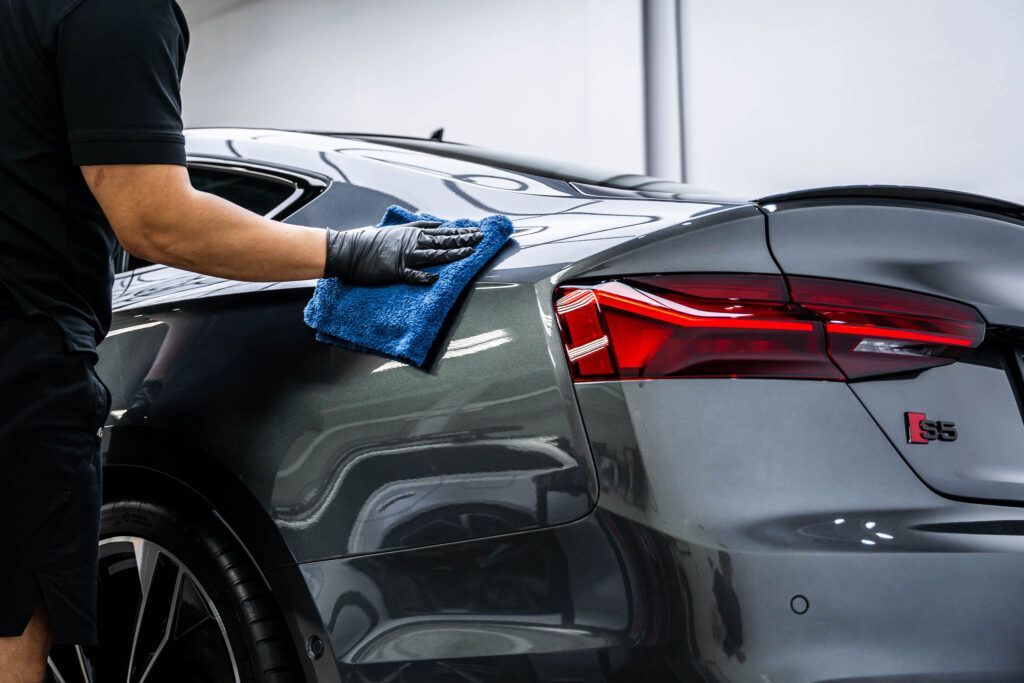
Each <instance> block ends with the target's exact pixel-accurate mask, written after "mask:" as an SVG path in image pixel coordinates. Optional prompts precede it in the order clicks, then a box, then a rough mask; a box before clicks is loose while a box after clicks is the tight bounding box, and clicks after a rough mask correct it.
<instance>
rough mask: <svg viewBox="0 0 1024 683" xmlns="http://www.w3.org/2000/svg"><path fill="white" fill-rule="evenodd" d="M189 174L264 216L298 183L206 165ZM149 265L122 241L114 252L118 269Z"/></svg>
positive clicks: (196, 183) (200, 185) (204, 188)
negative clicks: (125, 247)
mask: <svg viewBox="0 0 1024 683" xmlns="http://www.w3.org/2000/svg"><path fill="white" fill-rule="evenodd" d="M188 176H189V180H191V181H192V187H194V188H196V189H197V190H199V191H201V192H209V193H210V194H213V195H217V196H218V197H221V198H222V199H226V200H228V201H229V202H232V203H234V204H238V205H239V206H241V207H243V208H245V209H249V210H250V211H252V212H253V213H258V214H260V215H261V216H265V215H267V214H268V213H270V212H271V211H273V210H274V209H276V208H277V207H279V206H280V205H281V204H282V202H284V201H285V200H287V199H288V198H289V197H291V196H292V194H294V192H295V184H294V183H291V182H288V181H287V180H279V179H276V178H270V177H266V176H258V175H250V174H247V173H238V172H235V171H229V170H222V169H215V168H209V167H203V166H190V167H189V169H188ZM148 265H152V264H151V263H150V262H149V261H145V260H143V259H140V258H136V257H135V256H132V255H131V254H129V253H127V252H126V251H124V249H123V248H122V247H121V246H120V245H119V246H118V248H117V252H116V253H115V254H114V271H115V272H117V273H122V272H124V271H126V270H134V269H135V268H142V267H143V266H148Z"/></svg>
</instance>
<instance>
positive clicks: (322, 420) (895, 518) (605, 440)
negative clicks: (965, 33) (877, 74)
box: [99, 129, 1024, 683]
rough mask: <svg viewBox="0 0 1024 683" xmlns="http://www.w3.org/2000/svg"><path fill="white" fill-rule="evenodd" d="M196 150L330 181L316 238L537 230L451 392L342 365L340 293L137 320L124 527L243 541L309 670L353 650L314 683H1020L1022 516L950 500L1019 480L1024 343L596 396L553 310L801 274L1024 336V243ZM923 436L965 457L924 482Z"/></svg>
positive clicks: (130, 348) (489, 300) (953, 216)
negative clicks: (919, 422)
mask: <svg viewBox="0 0 1024 683" xmlns="http://www.w3.org/2000/svg"><path fill="white" fill-rule="evenodd" d="M188 146H189V153H190V154H191V155H193V156H194V157H195V158H202V159H203V160H204V163H207V162H209V163H214V164H215V163H219V162H223V163H236V162H237V163H241V162H245V163H255V164H260V165H261V166H264V167H267V168H279V169H282V170H283V171H288V172H290V173H298V174H310V175H313V176H315V177H316V178H317V179H319V182H321V183H322V184H323V185H326V187H322V188H320V191H318V193H317V194H316V196H315V197H314V198H312V200H311V201H309V202H308V203H306V204H305V205H303V206H302V208H300V209H299V210H298V211H296V212H294V213H293V214H291V215H290V216H288V217H287V219H286V220H287V221H288V222H290V223H293V224H298V225H310V226H328V225H329V226H332V227H336V228H346V227H354V226H362V225H367V224H372V223H375V222H376V221H377V220H379V218H380V216H381V214H382V213H383V212H384V210H385V209H386V208H387V206H389V205H391V204H399V205H401V206H404V207H406V208H409V209H412V210H415V211H426V212H429V213H432V214H435V215H439V216H443V217H452V218H453V217H469V218H479V217H482V216H484V215H486V214H490V213H504V214H507V215H509V216H510V218H511V219H512V221H513V224H514V226H515V233H514V236H513V241H512V242H511V243H510V244H509V245H507V246H506V247H505V249H503V251H502V252H500V253H499V254H498V255H497V256H496V258H495V259H494V260H493V261H491V262H490V263H489V264H488V266H487V267H486V268H485V269H484V271H483V272H481V274H480V276H479V277H478V278H476V279H475V280H474V282H473V283H472V285H471V286H470V288H469V290H468V291H467V293H466V297H465V299H464V301H462V302H461V304H460V306H459V310H458V312H457V313H456V314H455V315H454V316H453V318H452V319H451V321H450V325H449V326H448V328H447V329H446V331H445V333H444V335H443V338H442V339H441V341H440V343H439V346H438V349H437V354H436V357H435V358H434V360H433V362H432V363H431V364H430V366H429V367H428V368H427V369H425V370H418V369H415V368H412V367H409V366H407V365H405V364H403V363H399V362H396V361H393V360H390V359H386V358H380V357H377V356H372V355H367V354H361V353H355V352H352V351H349V350H344V349H339V348H335V347H330V346H326V345H323V344H319V343H317V342H315V341H314V340H313V335H312V332H311V331H310V330H309V329H308V328H306V327H305V325H304V324H303V322H302V320H301V311H302V307H303V306H304V304H305V302H306V301H307V300H308V299H309V296H310V294H311V291H312V286H313V284H314V282H313V281H305V282H286V283H245V282H235V281H231V280H224V279H219V278H211V277H207V276H201V275H196V274H194V273H188V272H185V271H181V270H176V269H173V268H166V267H164V266H149V267H146V268H140V269H138V270H136V271H135V272H134V273H132V274H129V275H126V276H124V277H123V283H124V286H123V290H122V291H120V292H115V296H116V298H115V321H114V326H113V329H112V331H111V334H110V335H109V336H108V339H107V340H106V341H105V342H104V343H103V344H102V345H101V347H100V365H99V372H100V374H101V376H102V377H103V378H104V379H105V380H106V381H107V384H108V385H109V386H110V388H111V390H112V392H111V393H112V395H113V406H112V408H113V409H112V412H111V415H110V419H109V420H108V428H107V430H106V433H105V435H104V439H103V443H104V451H105V452H104V455H105V458H106V465H107V466H108V468H110V470H111V473H112V474H114V475H115V476H112V477H111V478H110V480H109V481H111V482H113V483H114V486H113V488H114V490H115V491H116V492H118V494H119V495H124V492H125V491H130V490H131V487H132V485H133V482H134V483H135V484H136V485H138V483H139V482H140V481H142V480H141V479H133V478H132V477H133V475H137V474H138V473H141V472H146V473H147V477H152V476H159V477H165V478H166V479H167V480H173V481H175V482H178V483H180V485H181V486H184V487H186V488H187V489H188V490H189V491H191V492H194V493H195V494H196V496H197V497H199V498H201V499H203V500H205V501H207V502H208V504H209V505H210V507H212V508H214V509H216V510H217V512H218V514H219V515H221V517H222V518H223V519H224V520H225V522H226V523H227V524H228V525H229V526H230V527H231V528H232V530H233V531H234V532H235V533H236V534H237V535H238V536H239V538H240V539H241V540H242V542H243V544H244V545H245V546H247V547H248V549H249V551H250V553H251V554H252V555H253V557H254V558H255V559H256V560H257V562H258V564H259V566H260V568H261V570H262V571H263V572H264V576H265V578H266V579H267V581H268V584H269V585H270V586H271V587H272V589H273V591H274V593H275V595H276V596H277V598H278V601H279V603H280V604H281V607H282V609H283V611H284V613H285V616H286V619H287V622H288V624H289V626H290V628H291V630H292V636H293V639H294V642H295V645H296V648H297V649H298V650H299V651H304V650H306V647H307V644H308V643H310V642H311V640H310V639H316V638H319V639H322V641H323V642H324V644H325V647H324V651H323V654H322V655H320V656H310V657H304V658H303V664H304V666H305V667H306V673H307V676H308V677H309V679H310V680H317V681H320V682H321V683H327V682H331V683H334V682H342V681H344V682H345V683H348V682H352V683H357V682H358V683H367V682H370V681H380V682H381V683H384V682H385V681H403V680H410V681H419V680H431V681H466V680H473V681H481V682H484V681H486V682H491V683H495V682H498V681H501V682H506V681H524V682H525V681H550V682H557V681H567V680H572V681H580V682H582V681H595V682H596V681H621V682H627V681H628V682H629V683H634V682H637V681H650V682H652V683H653V682H655V681H656V682H659V683H660V682H663V681H664V682H670V681H708V682H710V681H714V682H716V683H719V682H721V683H724V682H725V681H787V683H788V682H793V683H802V682H808V683H809V682H811V681H830V680H831V681H840V680H842V681H845V682H846V683H850V682H851V681H876V680H877V681H881V680H894V679H895V680H907V681H910V680H913V681H925V680H929V681H932V680H935V681H942V682H943V683H953V682H961V681H963V682H966V681H972V682H979V681H980V682H992V681H1013V680H1020V678H1021V675H1020V674H1021V671H1024V661H1022V660H1021V658H1020V652H1021V641H1020V636H1019V634H1020V632H1021V630H1022V628H1024V617H1022V616H1021V615H1022V612H1021V610H1020V609H1019V605H1018V604H1017V601H1016V600H1015V599H1014V596H1016V595H1019V594H1021V593H1022V590H1024V583H1022V581H1024V579H1022V578H1021V577H1022V576H1024V571H1022V570H1024V508H1022V507H1020V506H1012V505H1005V504H995V503H993V502H991V501H990V502H989V503H980V502H974V501H966V500H962V499H958V494H957V490H952V489H951V486H952V487H953V489H955V486H957V485H963V484H964V483H965V482H966V483H967V484H968V485H970V486H976V485H980V484H982V483H984V482H983V481H982V479H983V475H984V473H983V472H982V470H981V469H978V468H974V469H972V467H973V465H976V464H979V463H980V461H981V460H983V459H984V458H985V457H987V455H986V454H991V453H993V452H995V451H994V450H993V448H992V444H994V443H996V442H997V441H998V442H1001V443H1003V444H1004V446H1005V448H1004V449H1003V450H1001V451H999V453H1000V455H1001V457H1002V458H1003V459H1002V460H1000V461H999V464H1000V465H1001V466H1002V467H1003V468H1004V470H1005V471H1011V473H1012V472H1013V471H1015V470H1014V468H1015V467H1016V463H1015V461H1014V458H1015V457H1016V453H1017V451H1016V450H1014V448H1015V447H1016V446H1019V443H1020V442H1019V441H1016V443H1013V442H1015V440H1016V439H1017V438H1018V436H1017V432H1016V431H1014V430H1016V429H1020V428H1021V413H1020V412H1019V411H1017V412H1014V411H1015V410H1017V408H1016V404H1015V403H1013V402H1012V401H1011V400H1010V399H1012V398H1013V397H1014V396H1017V395H1019V393H1020V388H1019V387H1018V386H1017V384H1014V382H1016V379H1015V377H1017V375H1014V374H1013V373H1012V372H1011V371H1010V370H1011V369H1012V368H1009V366H1007V367H1006V368H1003V366H999V367H997V365H999V363H996V361H994V360H993V358H995V357H996V356H998V355H999V353H1002V352H1003V351H1008V350H1012V346H1013V344H1012V343H1011V342H1005V343H1004V342H999V344H996V342H995V341H990V342H986V345H985V346H984V347H983V348H982V349H980V350H979V351H978V352H977V353H976V354H975V355H974V356H972V357H971V358H968V359H966V360H964V361H961V362H959V363H957V364H954V365H950V366H947V367H942V368H934V369H931V370H927V371H924V372H921V373H917V374H916V375H909V376H900V377H888V378H881V379H873V380H870V381H864V382H857V383H843V382H824V381H802V380H765V379H758V380H754V379H670V380H669V379H662V380H644V381H626V382H593V383H582V384H576V385H574V384H573V383H572V382H571V380H570V376H569V372H568V368H567V366H566V360H565V353H564V347H563V345H562V342H561V339H560V336H559V332H558V329H557V325H556V321H555V319H554V314H553V307H552V303H553V302H552V298H553V293H554V288H555V287H556V286H557V285H558V284H560V283H564V282H566V281H570V280H575V279H586V280H588V281H593V280H595V279H604V278H613V277H618V276H623V275H636V274H655V273H668V272H734V273H735V272H739V273H770V274H800V275H812V276H821V277H833V278H844V279H850V280H857V281H865V282H873V283H876V284H881V285H887V286H894V287H901V288H905V289H914V290H917V291H923V292H926V293H932V294H938V295H942V296H947V297H952V298H960V299H965V300H968V302H969V303H972V304H973V305H975V306H977V307H978V309H979V310H981V311H982V313H984V315H985V316H986V318H987V319H988V322H989V323H990V324H991V325H992V326H993V327H996V326H998V327H1000V328H1004V327H1007V326H1018V327H1019V326H1021V324H1022V321H1024V317H1022V316H1021V315H1020V313H1021V311H1020V307H1019V302H1020V300H1019V299H1018V298H1015V297H1016V294H1015V292H1018V291H1019V290H1018V289H1016V288H1017V287H1018V285H1019V283H1020V280H1019V278H1018V275H1019V271H1015V270H1014V269H1013V268H1012V266H1013V259H1014V255H1015V254H1019V253H1020V252H1019V247H1020V242H1019V241H1018V240H1019V236H1018V232H1019V231H1020V228H1019V225H1018V224H1017V223H1015V222H1013V221H1014V219H1013V218H1012V217H1010V218H1006V217H1005V216H1003V217H994V216H993V215H991V214H990V213H988V212H985V211H981V210H980V209H978V206H974V207H973V208H971V207H966V208H965V207H960V208H955V207H953V206H952V205H949V204H941V203H939V204H936V203H935V202H933V203H932V204H926V203H924V202H923V201H919V200H913V201H912V200H909V199H905V198H904V199H901V198H900V197H899V196H895V195H894V196H888V197H886V198H885V199H884V200H878V199H864V198H859V199H856V200H851V199H849V198H847V199H843V200H838V201H836V200H834V199H829V200H826V199H824V198H818V199H814V200H809V199H804V200H793V201H790V200H788V199H784V198H780V199H778V200H777V201H776V203H775V204H774V205H773V206H769V207H763V208H762V207H758V206H757V205H756V204H755V203H753V202H740V201H734V200H725V199H722V200H715V199H713V198H709V197H708V196H707V195H706V194H703V195H699V196H698V195H697V194H695V195H694V196H693V197H689V196H687V195H686V194H685V193H684V194H680V193H678V192H675V191H673V192H672V193H671V194H669V193H667V192H665V193H659V192H656V191H651V192H644V191H634V190H614V191H612V190H608V188H598V187H596V186H594V187H591V186H583V185H581V184H580V183H579V182H575V183H574V182H569V181H567V180H565V179H557V178H547V177H541V176H536V175H531V174H530V173H527V172H522V171H509V170H504V169H501V168H497V167H494V166H489V165H487V164H482V163H477V162H473V161H467V160H463V159H452V158H445V157H441V156H437V155H434V154H428V153H425V152H422V151H416V150H414V149H405V148H400V147H395V146H388V145H387V144H383V143H379V142H370V141H366V140H362V139H358V138H355V137H352V138H344V137H340V138H339V137H329V136H324V135H309V134H297V133H288V132H280V131H267V130H239V129H219V130H203V131H193V132H190V133H189V134H188ZM947 199H948V197H947ZM826 204H828V205H829V206H831V205H832V204H838V206H839V208H840V211H839V212H838V213H836V214H832V213H830V211H829V210H828V206H826ZM979 206H980V205H979ZM985 206H988V205H987V204H986V205H985ZM865 207H866V208H865ZM961 219H962V220H963V221H966V223H964V222H958V221H961ZM964 225H970V226H973V227H971V230H973V231H974V232H972V233H971V234H972V235H979V236H982V237H984V238H985V239H984V240H982V241H980V242H978V243H977V244H975V243H973V242H970V241H969V240H968V242H967V243H964V237H963V233H964V230H965V228H964ZM936 226H938V227H936ZM958 226H959V227H958ZM1014 231H1018V232H1014ZM769 236H770V246H771V249H769ZM985 240H987V241H985ZM957 241H959V243H957V244H954V242H957ZM986 245H987V246H986ZM867 261H870V262H867ZM935 273H939V274H942V275H943V276H942V277H936V276H935ZM1004 347H1005V348H1004ZM993 354H995V355H993ZM1000 357H1001V356H1000ZM1018 362H1019V359H1018ZM999 373H1002V374H999ZM147 377H150V378H152V377H159V378H160V379H161V381H162V382H163V388H162V390H161V391H160V392H159V394H158V395H156V396H152V397H149V398H147V397H146V395H145V392H144V391H143V389H144V379H146V378H147ZM1015 392H1016V393H1015ZM1008 397H1009V398H1008ZM904 404H905V407H906V409H907V410H918V409H919V410H922V411H924V410H926V411H927V412H928V414H929V416H931V415H932V414H933V413H934V417H935V418H936V419H947V414H948V416H949V419H954V420H959V424H962V425H963V428H964V429H965V430H967V431H965V432H964V433H963V435H962V436H961V440H960V441H959V442H957V443H955V444H941V445H940V444H932V445H931V446H929V447H928V448H930V450H922V451H921V452H908V451H905V450H904V445H903V444H901V443H900V442H899V436H900V433H899V422H898V421H899V419H901V418H902V414H901V411H902V410H903V409H904ZM1014 417H1015V418H1016V422H1014V420H1013V419H1011V418H1014ZM993 421H996V422H997V423H998V424H997V425H996V426H993ZM950 445H953V446H955V447H956V448H957V449H959V450H954V449H951V448H946V449H945V450H941V448H942V447H943V446H950ZM901 453H902V455H903V457H901ZM929 458H931V460H929ZM993 462H994V461H993ZM957 463H959V464H957ZM965 463H966V469H965ZM908 464H909V465H910V466H909V467H908ZM943 468H945V469H943ZM942 476H945V477H946V479H947V480H942V479H941V477H942ZM1004 479H1005V477H1004ZM940 481H942V482H943V483H942V484H941V486H939V485H936V482H940ZM950 482H952V483H950ZM989 483H990V484H991V483H992V482H991V481H990V482H989ZM1000 484H1001V485H1005V484H1006V481H1002V482H1000ZM1011 484H1012V482H1011ZM940 489H941V490H940ZM985 495H992V496H996V497H999V498H1002V497H1003V496H1004V495H1005V493H1004V492H994V489H993V491H989V492H988V493H985ZM964 497H971V496H959V498H964ZM993 500H994V499H993ZM268 537H269V538H268ZM801 600H803V602H801ZM805 603H806V606H805ZM900 677H903V678H900Z"/></svg>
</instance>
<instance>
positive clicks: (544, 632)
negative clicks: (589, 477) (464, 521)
mask: <svg viewBox="0 0 1024 683" xmlns="http://www.w3.org/2000/svg"><path fill="white" fill-rule="evenodd" d="M577 391H578V396H579V399H580V405H581V408H582V412H583V417H584V421H585V423H586V425H587V430H588V436H589V438H590V440H591V443H592V446H593V448H594V455H595V460H596V464H597V468H598V472H599V475H600V478H601V484H602V492H601V497H600V499H599V503H598V509H597V510H596V511H595V512H594V513H592V514H591V515H589V516H587V517H586V518H584V519H582V520H579V521H577V522H573V523H570V524H566V525H562V526H558V527H554V528H549V529H541V530H535V531H528V532H523V533H518V534H513V535H507V536H500V537H495V538H489V539H483V540H476V541H467V542H462V543H453V544H447V545H440V546H434V547H430V548H421V549H416V550H404V551H397V552H390V553H379V554H372V555H363V556H356V557H348V558H339V559H332V560H324V561H320V562H313V563H307V564H303V565H299V566H298V567H297V568H293V569H297V571H296V572H295V577H296V578H297V579H299V580H301V584H302V588H303V592H305V593H306V594H307V595H308V596H309V597H311V602H310V603H309V604H310V605H312V606H313V609H314V610H315V614H313V615H310V618H309V619H308V620H307V623H308V624H311V625H312V626H311V627H310V628H315V629H318V630H319V632H321V633H322V636H323V638H324V639H325V641H327V643H328V645H329V647H328V649H327V652H328V655H326V656H328V657H330V658H333V660H334V664H335V665H336V667H337V676H338V679H339V680H358V681H378V680H379V681H384V680H403V679H402V678H389V677H401V676H405V677H406V679H407V680H439V681H443V680H464V678H460V676H462V677H465V676H472V678H470V679H469V680H479V681H512V680H515V681H531V680H538V681H565V680H572V681H602V680H610V681H630V682H633V681H674V680H678V681H691V680H700V681H786V682H787V683H788V682H800V681H839V680H843V681H856V680H862V681H868V680H894V679H895V680H907V681H910V680H913V681H918V680H921V681H924V680H936V681H943V682H949V681H1003V680H1006V681H1009V680H1022V679H1024V655H1022V654H1021V653H1022V652H1024V635H1022V634H1024V609H1022V607H1024V604H1022V603H1024V597H1021V596H1024V510H1021V509H1018V508H1014V507H1000V506H992V505H984V504H974V503H969V502H961V501H953V500H949V499H947V498H944V497H942V496H940V495H938V494H936V493H934V492H932V491H931V490H929V489H928V488H927V487H926V486H925V485H924V484H922V483H921V481H920V480H919V479H917V477H916V476H915V475H914V474H913V472H912V471H911V470H910V469H909V468H908V467H907V466H906V464H905V463H904V462H903V461H902V460H901V458H900V456H899V454H898V453H897V452H896V451H895V449H894V448H893V446H892V444H891V443H889V442H888V441H887V440H886V438H885V436H884V435H883V434H882V433H881V431H880V430H879V429H878V428H877V426H876V425H875V424H874V422H873V421H872V420H871V418H870V417H869V416H868V415H867V413H866V412H865V411H864V410H863V408H862V406H861V405H860V403H859V402H858V401H857V399H856V397H855V396H854V395H853V394H852V393H851V392H850V390H849V388H848V387H847V386H846V385H844V384H840V383H828V382H774V381H767V380H750V381H720V380H706V381H705V380H701V381H689V380H688V381H685V382H679V381H654V382H625V383H608V384H604V383H599V384H589V385H580V386H578V387H577ZM330 675H331V676H333V675H334V672H333V671H332V672H331V674H330ZM899 677H905V678H899ZM322 680H334V679H329V678H326V677H325V678H322Z"/></svg>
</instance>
